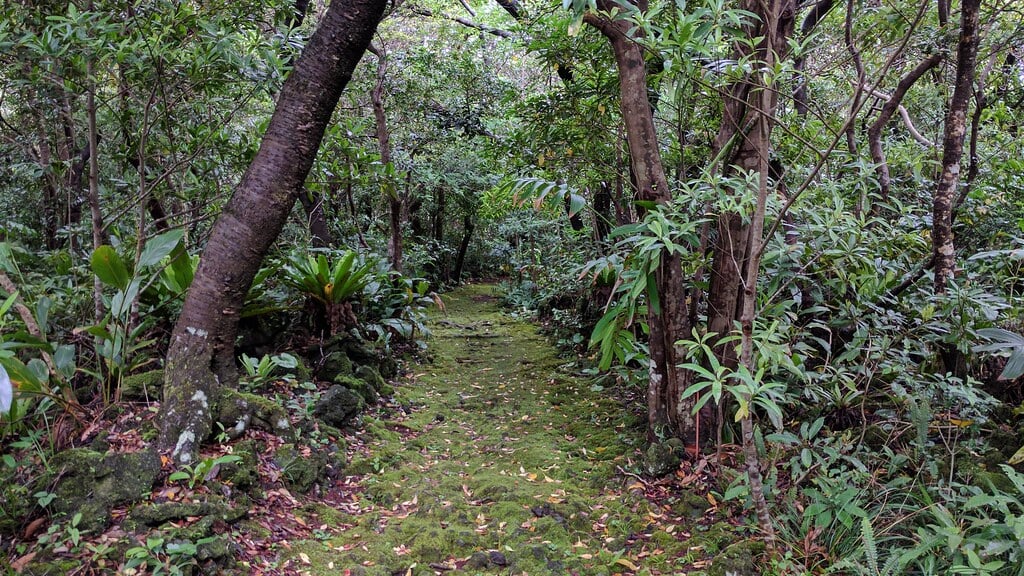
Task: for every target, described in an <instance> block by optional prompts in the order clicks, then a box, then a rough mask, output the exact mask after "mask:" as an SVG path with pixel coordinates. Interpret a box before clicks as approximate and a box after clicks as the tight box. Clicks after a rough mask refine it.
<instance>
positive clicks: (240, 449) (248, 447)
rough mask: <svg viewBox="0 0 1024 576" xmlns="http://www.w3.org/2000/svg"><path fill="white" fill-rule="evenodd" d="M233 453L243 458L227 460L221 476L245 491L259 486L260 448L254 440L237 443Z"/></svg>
mask: <svg viewBox="0 0 1024 576" xmlns="http://www.w3.org/2000/svg"><path fill="white" fill-rule="evenodd" d="M232 454H234V455H235V456H238V457H239V458H241V460H238V461H236V462H225V463H224V464H221V467H220V478H221V479H222V480H224V481H225V482H228V483H230V484H231V485H232V486H234V487H235V488H237V489H238V490H241V491H243V492H246V491H249V490H250V489H252V488H253V487H255V486H259V481H260V474H259V470H257V467H258V466H259V458H258V455H259V448H258V447H257V445H256V442H255V441H254V440H243V441H241V442H239V443H238V444H235V446H234V449H233V450H232Z"/></svg>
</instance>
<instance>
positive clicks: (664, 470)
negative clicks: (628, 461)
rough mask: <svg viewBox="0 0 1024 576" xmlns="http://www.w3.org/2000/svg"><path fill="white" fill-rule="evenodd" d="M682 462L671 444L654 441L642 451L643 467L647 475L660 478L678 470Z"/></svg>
mask: <svg viewBox="0 0 1024 576" xmlns="http://www.w3.org/2000/svg"><path fill="white" fill-rule="evenodd" d="M682 462H683V459H682V457H681V456H680V454H679V453H678V450H677V449H676V447H674V446H673V445H672V444H670V443H669V442H655V443H653V444H651V445H650V446H648V447H647V450H646V451H645V452H644V458H643V469H644V472H645V473H646V474H647V475H649V476H653V477H655V478H660V477H662V476H666V475H668V474H671V473H672V472H675V471H676V470H678V469H679V465H680V464H682Z"/></svg>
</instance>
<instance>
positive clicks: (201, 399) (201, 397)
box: [191, 390, 210, 410]
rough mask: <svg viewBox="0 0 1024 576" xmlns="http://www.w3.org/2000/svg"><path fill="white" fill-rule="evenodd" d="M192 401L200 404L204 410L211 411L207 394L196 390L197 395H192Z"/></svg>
mask: <svg viewBox="0 0 1024 576" xmlns="http://www.w3.org/2000/svg"><path fill="white" fill-rule="evenodd" d="M191 400H192V401H193V402H199V405H200V406H202V407H203V410H209V409H210V404H209V402H207V401H206V393H205V392H203V391H202V390H196V393H195V394H193V395H192V398H191Z"/></svg>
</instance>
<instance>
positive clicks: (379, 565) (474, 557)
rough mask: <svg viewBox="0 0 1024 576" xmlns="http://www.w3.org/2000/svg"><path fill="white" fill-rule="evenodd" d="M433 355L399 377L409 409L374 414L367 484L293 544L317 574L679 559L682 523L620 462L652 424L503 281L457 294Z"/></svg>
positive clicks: (653, 565) (667, 569)
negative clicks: (514, 310) (509, 311)
mask: <svg viewBox="0 0 1024 576" xmlns="http://www.w3.org/2000/svg"><path fill="white" fill-rule="evenodd" d="M444 301H445V305H446V307H445V310H444V311H443V312H442V311H436V312H435V313H434V314H433V317H432V319H431V330H432V331H433V338H432V339H431V340H430V343H429V344H430V355H431V356H432V358H433V359H432V362H431V363H429V364H423V365H418V366H413V367H412V371H411V374H410V375H409V376H407V377H406V378H405V379H404V380H402V381H400V382H399V383H398V386H397V388H398V392H397V395H398V402H399V404H403V405H405V406H407V407H411V408H412V410H411V414H410V415H409V416H408V417H406V418H403V419H400V420H385V419H374V418H367V421H366V424H367V426H366V432H365V433H364V436H363V438H364V440H365V442H366V448H367V450H366V451H365V453H364V455H363V456H360V457H357V458H355V459H354V460H353V462H352V464H351V466H350V468H349V470H350V473H352V474H359V475H358V476H353V477H349V478H348V479H347V484H348V485H349V486H350V487H351V488H352V489H353V490H350V491H349V494H348V496H347V497H345V498H342V499H341V500H344V501H343V502H339V503H338V505H337V506H336V507H335V509H333V510H318V513H319V517H320V519H321V521H326V522H328V523H331V524H332V525H333V526H334V527H341V528H342V529H341V530H338V531H336V532H333V534H334V535H333V536H331V537H329V538H327V537H326V536H325V538H324V539H323V540H321V541H306V542H301V543H293V547H292V554H291V557H292V559H293V560H294V559H296V558H298V559H301V564H299V563H298V562H296V564H298V567H299V568H300V569H303V570H306V571H308V572H309V573H311V574H327V573H339V571H340V573H342V574H344V573H346V572H345V570H346V569H347V570H349V573H350V574H368V575H391V574H416V575H418V574H434V573H448V574H528V575H540V574H588V575H600V574H613V573H637V574H670V573H675V572H676V570H677V569H678V568H679V566H680V565H681V564H680V563H681V562H683V561H684V560H685V558H683V556H685V553H686V550H687V543H686V541H685V538H684V534H683V533H682V530H679V531H677V530H675V527H673V526H671V525H669V524H665V523H661V522H658V519H659V518H662V515H661V514H658V513H657V511H654V510H652V509H651V507H650V505H649V504H648V502H647V501H646V500H645V499H643V498H642V497H641V496H634V495H632V494H631V493H630V491H629V490H627V489H626V488H627V486H628V485H629V484H630V483H631V482H635V480H633V479H632V478H630V477H628V476H623V475H622V474H621V473H620V472H619V471H618V469H619V467H620V466H625V465H626V460H627V457H628V456H632V455H633V454H634V453H635V451H636V444H637V443H638V442H639V441H640V434H641V432H640V430H641V429H642V425H641V423H640V422H638V421H637V419H636V418H635V417H633V416H631V415H630V414H629V412H628V410H626V409H625V408H624V407H623V405H622V403H621V402H619V401H617V400H615V399H613V398H611V397H609V395H607V393H602V392H597V391H593V390H591V384H590V383H589V382H588V381H587V380H586V379H584V378H578V377H577V376H575V375H574V374H573V366H572V365H571V364H567V363H566V360H565V359H562V358H559V357H558V356H557V354H556V351H555V350H554V349H553V347H552V346H551V345H550V344H549V343H548V342H547V341H546V340H545V339H544V337H543V336H541V335H539V334H538V333H537V331H536V328H535V327H534V326H532V325H530V324H528V323H526V322H524V321H521V320H517V319H514V318H511V317H509V316H508V315H506V314H504V313H503V312H502V311H501V309H500V307H499V304H498V302H497V299H496V298H495V297H494V290H493V288H492V287H489V286H483V285H472V286H466V287H463V288H460V289H459V290H457V291H455V292H453V293H451V294H449V295H447V296H446V297H445V298H444Z"/></svg>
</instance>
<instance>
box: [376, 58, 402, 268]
mask: <svg viewBox="0 0 1024 576" xmlns="http://www.w3.org/2000/svg"><path fill="white" fill-rule="evenodd" d="M369 50H370V52H372V53H373V54H374V55H375V56H377V82H376V84H374V85H373V91H372V92H370V99H371V100H372V101H373V117H374V119H375V121H376V123H377V144H378V146H379V147H380V161H381V164H383V165H384V167H385V173H384V175H383V176H382V177H383V178H384V186H383V188H384V196H385V198H386V199H387V202H388V229H389V230H390V233H391V236H390V238H389V240H388V256H389V257H390V258H391V268H392V269H394V270H395V271H396V272H401V271H402V248H403V243H402V222H403V220H404V218H403V214H402V213H403V211H404V210H403V209H404V208H405V206H404V204H405V202H404V198H403V197H402V194H400V193H399V192H398V185H397V183H396V182H395V181H394V178H393V175H394V173H395V172H394V170H387V168H388V167H389V166H391V167H393V165H392V164H391V132H390V131H389V130H388V119H387V115H386V114H385V113H384V79H385V77H386V74H387V71H388V58H387V54H385V53H384V50H383V49H378V48H376V47H375V46H373V45H371V46H370V47H369Z"/></svg>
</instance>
